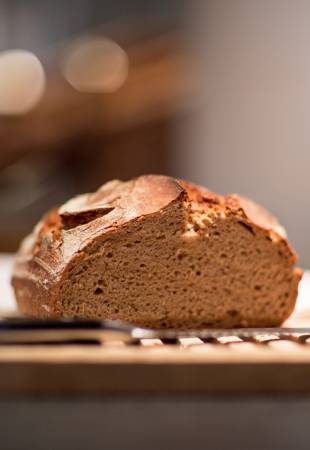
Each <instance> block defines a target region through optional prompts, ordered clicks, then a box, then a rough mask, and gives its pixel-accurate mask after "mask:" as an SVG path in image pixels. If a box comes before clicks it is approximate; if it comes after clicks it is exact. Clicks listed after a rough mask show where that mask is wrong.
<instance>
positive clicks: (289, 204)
mask: <svg viewBox="0 0 310 450" xmlns="http://www.w3.org/2000/svg"><path fill="white" fill-rule="evenodd" d="M309 117H310V2H309V1H308V0H298V1H296V2H294V1H292V0H272V1H270V0H261V1H259V2H257V1H255V0H231V1H229V2H228V1H225V0H206V1H195V2H190V1H187V2H186V1H181V0H172V1H168V0H166V1H164V0H159V1H157V2H153V1H149V0H135V1H134V0H131V1H125V0H113V2H112V1H104V0H75V1H74V2H70V1H67V2H64V1H61V0H45V1H43V0H41V1H39V0H27V2H25V1H23V0H0V211H1V221H0V252H8V251H15V250H16V248H17V246H18V244H19V241H20V239H21V238H22V237H23V236H24V235H25V234H26V233H28V232H29V231H30V230H31V228H32V227H33V225H34V224H35V223H36V222H37V220H38V219H39V218H40V216H41V215H42V213H44V212H45V211H46V210H47V209H48V208H50V207H52V206H54V205H57V204H61V203H62V202H64V201H65V200H66V199H67V198H68V197H70V196H72V195H75V194H78V193H81V192H87V191H92V190H94V189H96V188H97V187H98V186H100V185H101V184H102V183H104V182H105V181H107V180H109V179H111V178H120V179H128V178H131V177H133V176H136V175H140V174H143V173H164V174H168V175H173V176H178V177H184V178H188V179H190V180H192V181H194V182H196V183H200V184H204V185H206V186H207V187H208V188H209V189H211V190H215V191H218V192H219V193H223V194H225V193H229V192H237V193H241V194H244V195H247V196H249V197H252V198H253V199H254V200H256V201H258V202H261V203H263V204H264V205H265V206H267V207H268V208H270V209H271V210H272V211H273V212H274V213H275V214H276V215H277V216H278V217H279V218H280V221H281V222H282V223H283V224H284V226H285V227H286V228H287V229H288V232H289V236H290V241H291V243H292V244H293V245H294V246H295V247H296V249H297V251H298V253H299V255H300V261H301V264H302V265H303V266H304V267H310V240H309V239H308V229H309V224H310V212H309V209H308V199H309V196H310V177H309V175H308V171H309V166H310V127H309V125H308V120H309Z"/></svg>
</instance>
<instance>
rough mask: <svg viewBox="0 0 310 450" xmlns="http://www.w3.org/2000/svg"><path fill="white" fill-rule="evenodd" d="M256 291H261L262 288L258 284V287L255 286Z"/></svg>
mask: <svg viewBox="0 0 310 450" xmlns="http://www.w3.org/2000/svg"><path fill="white" fill-rule="evenodd" d="M254 289H255V291H261V289H262V287H261V286H259V285H258V284H256V285H255V286H254Z"/></svg>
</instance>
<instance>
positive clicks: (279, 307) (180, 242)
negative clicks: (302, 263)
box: [12, 175, 301, 329]
mask: <svg viewBox="0 0 310 450" xmlns="http://www.w3.org/2000/svg"><path fill="white" fill-rule="evenodd" d="M295 260H296V257H295V254H294V252H293V250H292V249H291V247H290V246H289V245H288V243H287V241H286V238H285V232H284V230H283V228H282V227H281V226H280V225H279V224H278V222H277V220H276V219H275V218H274V217H273V216H272V215H271V214H270V213H268V212H267V211H266V210H264V209H263V208H262V207H260V206H258V205H256V204H255V203H253V202H251V201H250V200H247V199H245V198H242V197H240V196H237V195H229V196H226V197H222V196H219V195H216V194H214V193H212V192H209V191H208V190H206V189H204V188H202V187H199V186H195V185H193V184H190V183H187V182H185V181H180V180H176V179H173V178H170V177H166V176H156V175H148V176H141V177H139V178H136V179H134V180H131V181H128V182H121V181H111V182H109V183H107V184H105V185H103V186H102V187H101V188H100V189H99V190H98V191H97V192H95V193H92V194H85V195H81V196H79V197H76V198H74V199H73V200H70V201H69V202H67V203H66V204H64V205H63V206H62V207H61V208H60V209H58V210H54V211H51V212H50V213H48V214H47V216H45V217H44V218H43V220H42V221H41V222H40V223H39V224H38V225H37V226H36V228H35V230H34V232H33V233H32V234H31V235H30V236H28V237H27V238H26V239H25V240H24V241H23V243H22V245H21V248H20V250H19V252H18V254H17V259H16V264H15V269H14V273H13V278H12V284H13V286H14V290H15V294H16V300H17V303H18V306H19V309H20V311H21V312H22V313H24V314H25V315H27V316H34V317H42V318H43V317H82V318H108V319H121V320H124V321H128V322H131V323H134V324H138V325H142V326H149V327H153V328H162V327H176V328H183V329H185V328H201V327H239V326H240V327H243V326H250V327H252V326H257V327H260V326H262V327H263V326H277V325H280V324H281V323H282V322H283V321H284V320H285V319H286V318H287V317H288V316H289V315H290V314H291V312H292V311H293V308H294V305H295V301H296V296H297V288H298V282H299V280H300V278H301V271H300V269H298V268H295V267H294V264H295Z"/></svg>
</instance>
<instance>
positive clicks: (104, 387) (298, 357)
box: [0, 312, 310, 395]
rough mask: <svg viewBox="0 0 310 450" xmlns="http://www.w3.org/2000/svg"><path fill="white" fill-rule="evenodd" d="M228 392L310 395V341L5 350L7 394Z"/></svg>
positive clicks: (2, 390)
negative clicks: (307, 393) (300, 393)
mask: <svg viewBox="0 0 310 450" xmlns="http://www.w3.org/2000/svg"><path fill="white" fill-rule="evenodd" d="M307 324H309V318H308V316H307V314H306V313H305V312H304V313H303V314H301V315H299V317H295V318H294V320H293V321H292V322H291V323H288V324H286V325H289V326H305V325H307ZM228 392H229V393H251V392H281V393H297V392H310V340H309V342H308V340H305V341H303V343H301V341H300V342H299V341H298V340H297V339H295V341H294V340H292V341H282V340H277V339H276V338H274V339H269V340H268V341H265V337H264V336H258V337H257V342H243V341H241V340H239V339H238V338H236V337H234V336H231V337H229V338H225V339H224V338H221V339H220V340H219V341H218V342H217V343H205V342H203V341H202V340H200V339H198V338H190V339H180V340H178V341H177V342H176V343H175V344H173V345H171V344H165V343H163V342H162V341H160V340H141V341H140V342H139V344H138V345H126V344H123V343H121V342H119V343H118V342H116V343H113V344H106V345H65V346H60V345H45V346H43V345H42V346H29V345H25V346H23V345H19V346H17V345H14V346H1V347H0V395H1V394H2V395H3V394H14V395H16V394H31V395H33V394H45V395H52V394H53V395H54V394H66V395H67V394H87V395H89V394H112V393H113V394H115V393H122V394H124V393H126V394H132V393H154V394H157V393H165V394H176V393H178V394H180V393H182V394H185V393H208V394H210V393H228Z"/></svg>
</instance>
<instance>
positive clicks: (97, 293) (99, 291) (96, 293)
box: [95, 287, 103, 295]
mask: <svg viewBox="0 0 310 450" xmlns="http://www.w3.org/2000/svg"><path fill="white" fill-rule="evenodd" d="M102 292H103V290H102V289H101V288H100V287H98V288H97V289H96V290H95V295H99V294H102Z"/></svg>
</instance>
